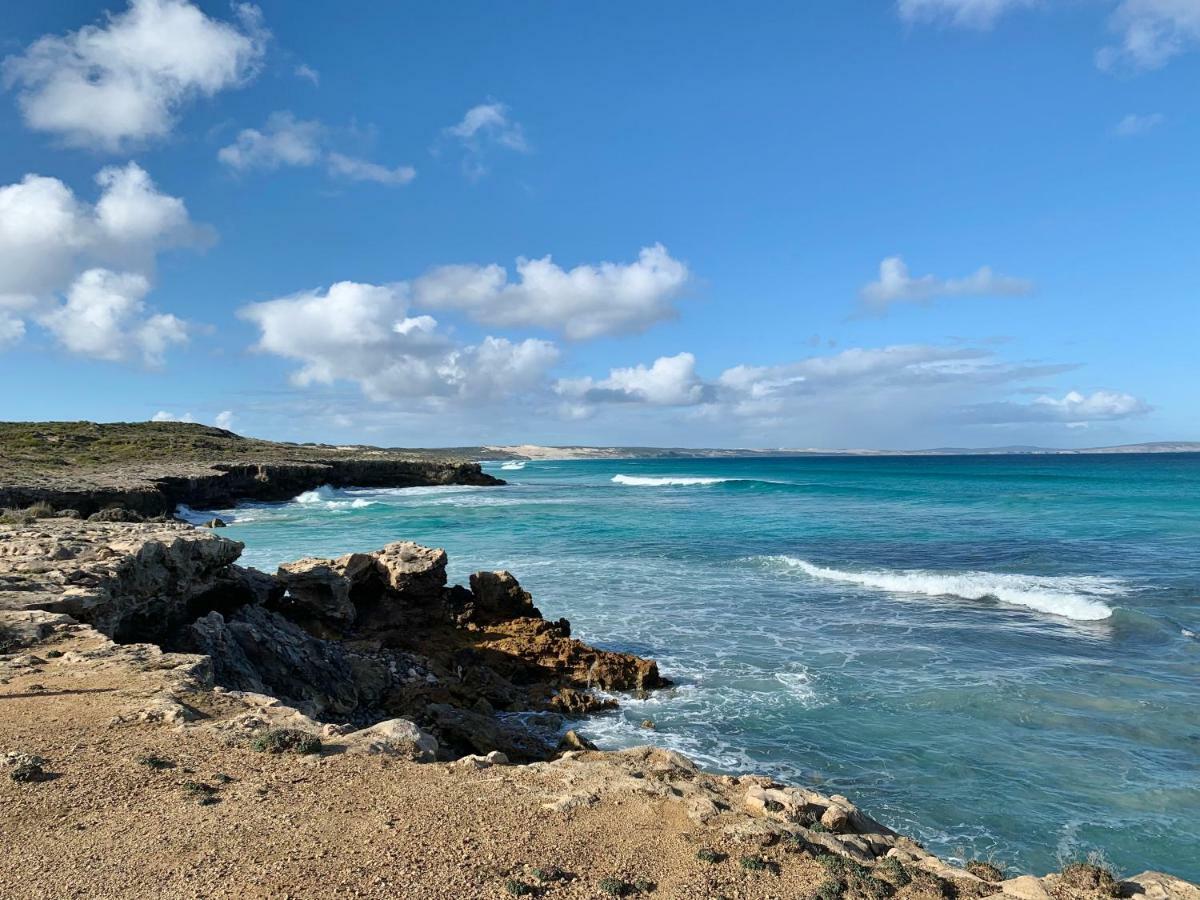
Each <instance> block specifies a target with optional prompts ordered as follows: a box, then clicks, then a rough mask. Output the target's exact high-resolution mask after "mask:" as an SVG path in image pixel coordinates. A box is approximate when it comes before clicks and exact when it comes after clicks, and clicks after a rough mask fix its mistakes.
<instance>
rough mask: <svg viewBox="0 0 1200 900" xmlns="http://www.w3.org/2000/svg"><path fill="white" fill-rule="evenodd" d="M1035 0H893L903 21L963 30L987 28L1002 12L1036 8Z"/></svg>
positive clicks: (993, 23)
mask: <svg viewBox="0 0 1200 900" xmlns="http://www.w3.org/2000/svg"><path fill="white" fill-rule="evenodd" d="M1038 2H1039V0H897V3H896V8H897V11H898V12H899V13H900V18H901V19H903V20H904V21H906V22H914V23H916V22H921V23H925V22H936V23H943V24H948V25H956V26H959V27H963V28H979V29H987V28H991V27H992V26H993V25H995V24H996V21H997V20H998V19H999V18H1000V17H1001V16H1003V15H1004V14H1005V13H1007V12H1009V11H1010V10H1014V9H1021V8H1025V7H1030V6H1035V5H1037V4H1038Z"/></svg>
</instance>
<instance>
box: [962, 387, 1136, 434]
mask: <svg viewBox="0 0 1200 900" xmlns="http://www.w3.org/2000/svg"><path fill="white" fill-rule="evenodd" d="M1150 411H1151V407H1150V405H1149V404H1147V403H1146V402H1145V401H1144V400H1141V399H1139V398H1138V397H1135V396H1133V395H1132V394H1125V393H1121V392H1119V391H1094V392H1093V393H1091V394H1081V393H1080V392H1079V391H1069V392H1068V393H1066V394H1064V395H1063V396H1062V397H1052V396H1040V397H1036V398H1034V399H1033V400H1032V401H1031V402H1029V403H1012V402H998V403H982V404H977V405H974V406H969V407H966V408H964V409H963V410H962V417H963V418H964V419H965V420H966V421H970V422H975V423H979V424H990V425H1011V424H1020V423H1026V422H1057V423H1061V424H1064V425H1069V426H1079V425H1086V424H1089V423H1092V422H1110V421H1115V420H1118V419H1129V418H1133V417H1135V416H1142V415H1145V414H1146V413H1148V412H1150Z"/></svg>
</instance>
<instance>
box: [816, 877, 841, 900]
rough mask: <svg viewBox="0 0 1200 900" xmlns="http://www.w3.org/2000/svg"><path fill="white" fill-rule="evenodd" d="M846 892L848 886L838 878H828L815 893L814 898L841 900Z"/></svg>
mask: <svg viewBox="0 0 1200 900" xmlns="http://www.w3.org/2000/svg"><path fill="white" fill-rule="evenodd" d="M845 893H846V886H845V885H844V884H842V883H841V882H840V881H838V880H837V879H836V878H826V879H825V880H824V881H822V882H821V886H820V887H818V888H817V892H816V893H815V894H814V895H813V897H814V900H841V898H842V895H843V894H845Z"/></svg>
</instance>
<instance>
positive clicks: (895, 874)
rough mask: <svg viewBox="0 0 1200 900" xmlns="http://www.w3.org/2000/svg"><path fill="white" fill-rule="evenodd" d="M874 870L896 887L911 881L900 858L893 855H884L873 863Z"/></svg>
mask: <svg viewBox="0 0 1200 900" xmlns="http://www.w3.org/2000/svg"><path fill="white" fill-rule="evenodd" d="M875 871H876V872H877V873H879V874H881V875H883V877H884V878H886V879H887V880H888V881H890V882H891V883H892V885H893V886H895V887H898V888H899V887H904V886H905V885H906V884H908V883H910V882H911V881H912V878H910V877H909V874H908V870H907V869H905V868H904V866H903V865H902V864H901V862H900V860H898V859H896V857H894V856H885V857H884V858H883V859H881V860H880V861H879V862H877V863H876V864H875Z"/></svg>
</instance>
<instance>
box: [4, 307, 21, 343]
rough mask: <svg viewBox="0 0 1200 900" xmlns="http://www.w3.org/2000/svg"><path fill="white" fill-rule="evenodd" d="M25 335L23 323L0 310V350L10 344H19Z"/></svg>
mask: <svg viewBox="0 0 1200 900" xmlns="http://www.w3.org/2000/svg"><path fill="white" fill-rule="evenodd" d="M24 336H25V323H24V322H23V321H22V320H21V319H18V318H17V317H16V316H14V315H11V314H10V313H6V312H3V311H2V310H0V350H2V349H4V348H5V347H6V346H8V345H11V344H19V343H20V342H21V338H23V337H24Z"/></svg>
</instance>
